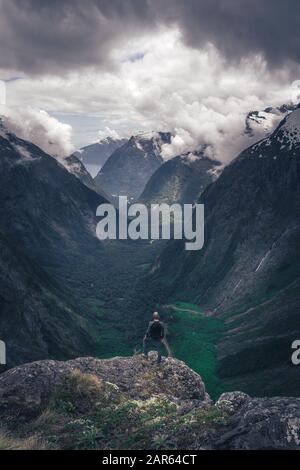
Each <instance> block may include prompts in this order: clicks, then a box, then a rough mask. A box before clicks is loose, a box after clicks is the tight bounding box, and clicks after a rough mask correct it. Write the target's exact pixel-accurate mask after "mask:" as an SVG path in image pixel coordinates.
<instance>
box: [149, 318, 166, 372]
mask: <svg viewBox="0 0 300 470" xmlns="http://www.w3.org/2000/svg"><path fill="white" fill-rule="evenodd" d="M150 344H152V345H153V346H155V348H156V350H157V364H160V363H161V346H162V345H163V344H164V345H165V346H166V349H168V347H167V345H166V342H165V327H164V324H163V323H162V322H161V321H160V317H159V313H158V312H154V313H153V320H152V321H150V322H149V325H148V329H147V331H146V334H145V336H144V341H143V345H144V357H145V358H146V359H148V351H149V346H150ZM168 353H169V356H170V351H168Z"/></svg>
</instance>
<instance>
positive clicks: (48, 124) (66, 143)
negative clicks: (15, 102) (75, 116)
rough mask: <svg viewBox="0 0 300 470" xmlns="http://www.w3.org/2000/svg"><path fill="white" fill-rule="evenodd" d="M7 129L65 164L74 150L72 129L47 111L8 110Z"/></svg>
mask: <svg viewBox="0 0 300 470" xmlns="http://www.w3.org/2000/svg"><path fill="white" fill-rule="evenodd" d="M4 122H5V127H6V128H7V129H8V130H9V131H10V132H13V133H15V134H16V135H17V136H18V137H20V138H22V139H25V140H29V141H30V142H33V143H34V144H35V145H37V146H38V147H40V148H41V149H42V150H44V151H45V152H46V153H48V154H50V155H52V156H54V157H56V158H57V159H58V160H60V161H61V162H62V163H63V159H64V157H66V156H68V155H70V153H71V152H72V151H73V150H74V148H73V144H72V128H71V126H69V125H68V124H64V123H62V122H59V121H58V120H57V119H55V118H54V117H51V116H49V114H48V113H47V112H46V111H43V110H40V109H36V108H32V107H26V108H17V109H16V108H14V109H12V108H6V110H5V117H4Z"/></svg>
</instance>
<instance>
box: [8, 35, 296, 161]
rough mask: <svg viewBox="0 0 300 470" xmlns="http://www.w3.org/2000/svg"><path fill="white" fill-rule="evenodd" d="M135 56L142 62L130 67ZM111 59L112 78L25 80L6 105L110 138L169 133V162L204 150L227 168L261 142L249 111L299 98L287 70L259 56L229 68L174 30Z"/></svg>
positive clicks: (91, 73) (91, 74)
mask: <svg viewBox="0 0 300 470" xmlns="http://www.w3.org/2000/svg"><path fill="white" fill-rule="evenodd" d="M137 54H138V56H139V60H135V61H133V60H132V59H131V58H132V57H135V56H136V55H137ZM110 59H111V61H112V63H113V64H114V67H113V68H112V69H111V71H107V72H104V71H99V70H98V69H97V68H89V69H88V68H86V69H85V70H84V71H83V70H81V72H80V73H71V74H69V75H67V76H65V77H58V76H43V77H40V78H39V79H38V78H30V77H27V78H26V77H25V78H24V79H23V80H18V81H16V82H13V83H11V84H10V85H9V86H8V87H7V89H8V93H7V94H8V100H9V102H10V103H11V104H12V105H13V106H18V107H21V108H22V107H24V106H25V107H26V106H33V105H34V106H35V107H40V108H42V109H46V110H47V111H48V112H49V113H58V112H59V113H65V115H66V120H67V119H68V115H81V116H83V117H84V116H87V117H88V116H97V117H98V118H99V122H100V123H101V125H99V127H102V128H103V127H105V126H107V131H108V133H111V135H112V134H113V133H114V132H117V133H118V134H121V135H123V133H128V132H135V131H137V130H163V131H171V132H172V133H173V134H174V138H173V139H172V143H171V145H165V146H164V148H163V155H164V157H165V158H166V159H167V158H171V157H172V156H174V155H176V154H178V153H182V152H188V151H193V150H195V148H197V147H198V146H199V145H202V144H205V145H206V146H207V150H206V151H207V154H208V155H210V156H213V157H216V158H219V159H220V160H221V161H223V162H228V161H229V160H230V159H232V158H233V157H235V156H236V155H237V154H238V153H239V151H240V150H241V149H242V148H244V147H245V146H247V145H249V144H250V143H251V142H252V140H257V139H258V138H259V137H262V135H261V134H260V133H261V130H260V128H258V127H257V129H256V131H257V132H258V135H256V136H255V137H252V138H250V137H249V136H246V135H244V128H245V116H246V115H247V113H248V112H249V111H250V110H261V109H264V108H265V107H266V106H270V105H271V106H276V105H281V104H282V103H285V102H290V101H291V100H292V101H294V102H295V101H297V98H298V95H299V87H297V86H295V83H296V82H294V85H292V84H291V83H290V79H289V74H288V71H285V69H282V70H278V71H275V70H273V71H272V73H271V72H270V71H269V70H268V68H267V66H266V63H265V62H264V60H263V59H262V58H261V57H260V56H252V57H248V58H247V59H243V60H242V61H241V63H240V65H239V66H237V65H235V66H233V65H229V64H228V63H227V62H225V61H224V59H223V58H222V57H221V56H220V54H219V53H218V52H217V51H216V50H215V49H214V48H213V46H207V47H206V48H205V49H203V50H199V49H192V48H189V47H187V46H186V45H184V43H183V42H182V40H181V36H180V33H179V32H178V31H177V30H174V29H161V30H160V32H159V33H158V34H156V35H155V36H153V35H151V36H150V35H149V36H147V35H145V36H144V37H140V38H135V39H134V40H132V41H127V42H126V41H124V43H123V45H122V47H119V48H118V49H114V50H112V51H111V52H110ZM48 119H49V116H48ZM275 121H276V119H275V118H274V123H273V124H275ZM52 124H53V123H52ZM50 127H51V126H50ZM53 127H54V128H55V127H56V126H53ZM58 127H59V126H58ZM59 128H60V130H61V132H58V134H59V135H61V136H62V139H60V138H59V139H58V140H59V141H60V143H61V144H64V145H65V144H66V143H67V146H70V144H71V142H70V129H67V128H61V127H59ZM112 129H114V130H113V131H112ZM105 132H106V131H105ZM54 133H55V132H54ZM46 135H47V133H46ZM66 135H67V137H65V136H66ZM103 135H104V134H102V133H100V134H99V136H98V138H99V137H100V138H101V136H103ZM106 135H107V134H106ZM63 136H64V137H63ZM89 137H90V134H89ZM95 137H96V134H95ZM85 143H86V144H88V143H89V142H88V141H87V142H85Z"/></svg>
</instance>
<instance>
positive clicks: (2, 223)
mask: <svg viewBox="0 0 300 470" xmlns="http://www.w3.org/2000/svg"><path fill="white" fill-rule="evenodd" d="M103 202H107V201H106V199H104V198H103V197H101V196H100V195H99V194H97V193H96V192H94V191H92V190H90V189H89V188H87V187H86V186H85V185H84V184H82V182H81V181H80V180H79V178H77V177H76V176H74V175H73V174H71V173H70V172H68V171H67V170H66V169H65V168H64V167H63V166H62V165H61V164H60V163H58V162H57V161H56V160H55V159H54V158H52V157H51V156H49V155H47V154H45V153H44V152H43V151H42V150H41V149H39V148H38V147H36V146H35V145H33V144H31V143H30V142H26V141H24V140H22V139H18V138H17V137H16V136H15V135H13V134H10V133H8V132H6V131H5V129H4V128H3V127H2V128H1V132H0V234H1V236H2V237H3V239H4V240H9V243H10V245H9V246H10V247H11V248H8V247H7V244H6V243H5V247H6V248H5V252H6V253H7V255H6V258H7V259H6V260H2V259H1V263H3V270H4V273H5V272H7V276H9V275H10V267H9V266H10V262H11V263H12V265H13V266H16V267H15V268H14V270H15V271H16V274H14V273H13V272H12V276H13V278H17V277H18V276H19V277H20V286H19V283H18V282H16V285H15V287H14V285H13V282H11V283H9V291H10V292H11V293H10V299H12V300H11V303H10V305H8V307H7V308H8V309H9V310H6V308H3V310H2V311H1V318H4V315H8V313H7V312H8V311H9V312H15V315H16V319H17V318H18V320H17V321H18V323H19V325H20V327H19V328H18V329H17V330H16V331H15V332H14V334H12V338H14V339H11V341H12V344H13V346H12V349H11V350H10V351H9V355H10V357H11V359H10V363H15V361H17V360H18V362H20V361H21V360H22V359H24V358H27V359H29V358H37V357H46V356H45V354H46V351H48V352H49V355H50V356H51V354H54V353H53V351H55V350H57V356H56V357H62V351H65V352H66V351H68V354H66V355H68V356H70V354H71V352H72V354H73V356H74V355H75V354H78V352H79V351H81V352H86V351H91V349H90V348H89V345H91V344H92V345H93V352H94V353H103V351H106V346H107V344H109V345H110V347H112V348H113V347H114V346H113V345H114V342H113V341H112V340H111V337H109V335H110V334H111V331H114V334H112V336H114V337H115V338H117V337H118V335H117V333H116V331H115V329H114V325H113V321H110V322H105V321H104V319H103V318H102V314H103V309H104V308H105V306H106V303H108V304H109V305H110V304H111V302H112V300H111V299H113V296H112V286H111V279H112V278H114V275H115V272H116V269H117V259H118V256H117V255H116V256H115V258H113V257H112V256H111V255H110V253H109V248H108V247H107V244H106V245H105V244H104V243H101V242H100V241H99V240H98V239H97V238H96V232H95V230H96V224H97V219H96V216H95V214H96V208H97V207H98V205H99V204H101V203H103ZM14 250H15V253H14ZM14 254H15V256H16V257H17V259H14V258H13V257H12V255H14ZM10 257H11V261H10ZM22 257H23V258H24V259H26V260H28V261H27V262H22ZM19 259H20V267H19V268H20V272H18V267H17V265H18V260H19ZM26 265H27V268H26V269H25V268H24V266H25V267H26ZM30 266H31V267H30ZM27 269H28V272H27ZM14 270H13V271H14ZM38 270H40V272H41V273H42V274H41V275H40V274H38V273H39V271H38ZM43 273H44V274H43ZM3 276H4V277H3V279H4V280H5V277H6V275H3ZM31 278H32V282H31V281H30V279H31ZM28 279H29V280H28ZM52 284H53V285H55V286H58V287H56V288H55V289H54V288H53V287H52ZM34 286H35V287H34ZM114 291H115V294H116V296H118V285H116V286H115V288H114ZM23 293H24V296H25V297H24V296H23ZM39 293H41V298H40V299H39ZM63 297H64V299H66V298H67V299H68V300H67V301H65V300H63ZM25 299H26V304H25ZM49 299H50V300H49ZM51 299H52V300H51ZM31 301H32V307H30V303H31ZM4 304H5V301H4ZM46 304H47V307H46ZM70 305H76V309H74V308H72V307H70ZM68 309H69V313H68ZM37 310H38V311H41V312H43V313H41V312H40V313H39V312H38V311H37ZM30 312H31V313H32V317H30ZM10 315H12V313H10ZM39 315H42V316H43V317H44V318H43V320H41V318H40V316H39ZM58 317H59V318H60V320H58ZM75 317H76V318H75ZM10 318H11V320H10V321H13V317H11V316H10ZM71 319H72V320H71ZM3 321H4V320H3ZM30 322H32V324H31V326H30V327H28V324H30ZM67 322H68V323H69V326H67ZM10 324H11V323H10V322H9V325H10ZM46 324H47V331H50V329H52V328H53V331H52V333H51V335H52V336H51V335H50V333H49V334H48V333H47V337H48V338H49V343H47V341H46V340H45V344H43V345H42V344H39V346H36V347H34V349H35V351H36V352H35V353H32V354H34V355H33V356H30V354H31V353H30V351H31V349H32V344H35V341H38V338H40V337H41V338H42V337H43V338H45V336H43V335H41V336H40V337H39V335H37V337H36V338H35V337H34V335H35V334H36V331H39V329H40V328H44V329H45V328H46V327H45V325H46ZM57 329H60V334H58V333H57ZM67 330H70V332H71V333H70V334H71V335H73V339H72V340H69V339H68V335H69V333H68V332H67ZM10 331H11V330H10ZM22 332H24V335H25V332H27V333H26V335H27V336H26V335H25V336H26V338H27V339H26V344H24V345H23V349H24V350H25V349H27V352H24V351H23V352H22V354H20V357H19V359H18V351H19V350H20V348H21V349H22V347H21V346H20V343H21V341H22V338H23V336H22V335H23V333H22ZM30 334H31V335H32V340H29V339H28V338H29V337H30ZM103 335H104V336H105V335H107V339H103ZM16 336H18V337H19V341H17V339H16ZM64 337H66V338H65V340H64V339H63V338H64ZM53 338H54V339H53ZM55 338H56V339H55ZM84 338H86V339H84ZM6 339H7V340H8V341H10V340H9V335H8V336H6ZM52 340H53V344H52V345H50V342H52ZM41 341H42V340H41ZM60 342H62V344H59V343H60ZM83 344H86V350H85V349H83ZM38 351H39V353H40V356H38V355H37V354H38ZM50 351H52V353H51V354H50Z"/></svg>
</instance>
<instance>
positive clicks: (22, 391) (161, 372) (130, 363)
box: [0, 353, 210, 408]
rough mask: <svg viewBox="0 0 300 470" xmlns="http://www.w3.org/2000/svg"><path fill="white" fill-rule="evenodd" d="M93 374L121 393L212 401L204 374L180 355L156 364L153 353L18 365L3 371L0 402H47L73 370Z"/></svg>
mask: <svg viewBox="0 0 300 470" xmlns="http://www.w3.org/2000/svg"><path fill="white" fill-rule="evenodd" d="M74 370H76V371H80V372H82V373H83V374H92V375H94V376H96V377H97V378H98V379H100V380H101V381H102V382H106V383H107V382H108V383H113V384H114V385H115V386H117V387H118V389H119V390H120V392H121V393H124V394H126V395H127V396H128V397H131V398H134V399H144V400H145V399H148V398H151V397H152V396H153V395H159V394H163V395H164V396H166V397H167V398H169V399H170V400H172V401H174V402H175V403H177V404H181V405H188V404H189V402H191V403H190V407H191V405H192V404H194V406H199V405H203V404H204V403H205V404H207V403H210V398H209V396H208V394H207V393H206V392H205V386H204V383H203V381H202V379H201V377H200V376H199V375H198V374H196V373H195V372H193V371H192V370H191V369H189V367H187V366H186V365H185V364H184V363H183V362H182V361H179V360H177V359H166V360H165V362H164V364H163V365H157V364H156V363H155V358H154V355H153V353H150V355H149V360H148V361H146V360H145V359H144V358H143V357H142V356H140V355H136V356H133V357H126V358H125V357H115V358H113V359H95V358H93V357H82V358H78V359H74V360H70V361H66V362H63V361H53V360H46V361H37V362H32V363H30V364H24V365H22V366H19V367H15V368H14V369H11V370H9V371H7V372H5V373H4V374H2V375H0V403H1V404H0V406H1V405H2V406H4V405H5V406H6V407H7V406H14V405H21V407H31V408H34V407H36V406H38V407H39V406H41V405H42V406H45V405H46V404H47V403H48V402H49V401H50V399H51V397H52V396H53V394H54V393H55V391H56V390H57V389H58V388H59V387H60V385H61V384H62V383H63V382H64V380H65V378H66V377H68V376H69V375H70V373H72V371H74Z"/></svg>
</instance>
